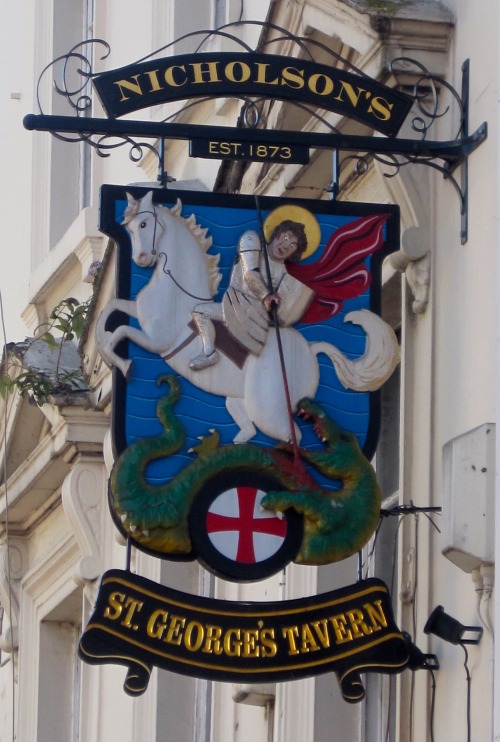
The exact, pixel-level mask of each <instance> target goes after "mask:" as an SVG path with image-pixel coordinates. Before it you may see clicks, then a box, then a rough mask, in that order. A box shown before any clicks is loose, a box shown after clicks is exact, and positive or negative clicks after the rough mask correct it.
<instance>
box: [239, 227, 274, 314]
mask: <svg viewBox="0 0 500 742" xmlns="http://www.w3.org/2000/svg"><path fill="white" fill-rule="evenodd" d="M261 252H262V247H261V243H260V237H259V235H258V234H257V232H253V231H251V230H249V231H247V232H244V233H243V234H242V235H241V237H240V239H239V242H238V256H239V260H240V263H241V274H242V277H243V281H244V283H245V285H246V286H247V287H248V289H249V290H250V292H251V293H252V294H253V295H254V296H255V297H256V298H257V299H260V301H263V300H264V298H265V297H266V296H267V295H268V294H269V293H270V291H269V288H268V286H267V285H266V283H265V281H264V279H263V277H262V275H261V272H260V258H261Z"/></svg>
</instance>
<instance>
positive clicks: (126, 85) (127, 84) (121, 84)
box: [113, 74, 142, 103]
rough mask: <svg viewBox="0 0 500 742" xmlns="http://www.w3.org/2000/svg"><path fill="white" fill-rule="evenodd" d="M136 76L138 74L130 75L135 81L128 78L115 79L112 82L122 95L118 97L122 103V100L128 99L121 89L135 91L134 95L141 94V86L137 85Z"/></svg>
mask: <svg viewBox="0 0 500 742" xmlns="http://www.w3.org/2000/svg"><path fill="white" fill-rule="evenodd" d="M138 77H139V75H138V74H137V75H132V80H135V82H131V81H130V80H117V81H116V82H114V83H113V85H118V89H119V91H120V93H121V95H122V97H121V98H120V103H123V101H124V100H129V98H128V97H127V96H126V95H125V93H124V92H123V90H129V91H130V92H131V93H135V95H142V90H141V86H140V85H139V82H138V79H137V78H138Z"/></svg>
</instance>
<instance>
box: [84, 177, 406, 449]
mask: <svg viewBox="0 0 500 742" xmlns="http://www.w3.org/2000/svg"><path fill="white" fill-rule="evenodd" d="M127 198H128V206H127V209H126V211H125V217H124V223H125V225H126V228H127V230H128V231H129V232H130V235H131V238H132V259H133V260H134V262H135V263H136V264H137V265H139V266H141V267H150V266H151V267H152V266H155V270H154V272H153V274H152V277H151V279H150V281H149V283H148V284H147V285H146V286H145V287H144V288H143V289H142V290H141V291H140V292H139V293H138V295H137V299H136V301H127V300H125V299H113V300H111V301H110V302H109V304H107V306H106V307H105V309H104V310H103V312H102V313H101V315H100V317H99V319H98V322H97V328H96V341H97V346H98V349H99V351H100V353H101V356H102V357H103V359H104V360H105V362H106V363H107V364H108V365H110V366H112V365H115V366H117V367H118V368H119V369H120V370H121V372H122V373H123V374H124V375H125V377H127V375H128V373H129V370H130V364H131V363H132V361H131V360H125V359H124V358H121V357H120V356H119V355H117V353H116V352H115V347H116V345H117V344H118V343H119V342H120V341H121V340H122V339H124V338H128V339H130V340H132V341H133V342H135V343H137V344H138V345H139V346H141V347H143V348H145V349H146V350H148V351H151V352H152V353H157V354H159V355H160V356H161V357H162V358H164V360H165V361H167V362H168V364H169V365H170V366H171V368H172V369H173V370H174V371H176V372H177V373H178V374H180V375H181V376H183V377H184V378H186V379H189V381H190V382H192V383H193V384H194V385H195V386H197V387H199V388H201V389H204V390H205V391H208V392H211V393H213V394H216V395H220V396H223V397H226V407H227V410H228V412H229V414H230V415H231V417H232V418H233V420H234V421H235V423H236V424H237V426H238V427H239V432H238V433H237V435H236V437H235V438H234V442H235V443H244V442H246V441H248V440H250V439H251V438H252V437H253V436H254V435H255V433H256V428H258V429H260V430H261V431H262V432H263V433H265V434H266V435H268V436H270V437H271V438H274V439H276V440H281V441H289V440H290V439H291V437H292V435H291V429H290V420H289V415H288V410H287V402H286V397H285V391H284V384H283V378H282V373H281V366H280V362H279V350H278V343H277V336H276V332H275V331H274V330H273V328H270V331H269V334H268V339H267V342H266V345H265V346H264V348H263V350H262V352H261V353H260V355H258V356H257V355H254V354H249V355H248V358H247V360H246V361H245V363H244V365H243V367H242V368H239V367H238V366H237V365H236V364H235V363H234V362H233V361H232V360H230V359H229V358H228V357H227V356H226V355H224V354H223V353H221V354H220V360H219V361H218V363H217V364H215V365H214V366H211V367H209V368H206V369H202V370H197V371H193V370H191V369H190V368H189V361H190V360H191V359H192V358H193V357H194V356H196V355H197V354H198V353H200V352H201V351H202V344H201V339H200V337H199V335H198V334H196V333H195V332H194V331H193V330H192V329H191V328H190V327H189V326H188V325H189V323H190V321H191V319H192V312H193V309H194V308H195V306H196V305H197V304H199V303H200V302H202V301H210V300H211V299H212V297H213V296H214V295H215V294H216V291H217V286H218V284H219V282H220V279H221V275H220V272H219V270H218V267H217V264H218V260H219V256H211V255H208V254H207V250H208V249H209V247H210V246H211V243H212V240H211V238H209V237H207V230H206V229H202V228H201V227H200V226H199V225H198V224H196V219H195V217H194V215H191V216H190V217H189V218H183V217H182V216H181V210H182V203H181V202H180V201H178V202H177V204H176V205H175V206H174V207H172V209H169V208H167V207H165V206H159V205H156V204H153V200H152V198H153V193H152V191H151V192H149V193H148V194H147V195H146V196H144V197H143V198H142V199H140V200H135V199H133V198H132V197H131V196H130V195H128V194H127ZM114 311H121V312H125V313H126V314H128V315H129V316H131V317H135V318H136V319H138V321H139V324H140V328H141V329H137V328H135V327H130V326H129V325H120V326H119V327H118V328H117V329H115V330H114V332H109V331H107V330H106V321H107V319H108V318H109V317H110V315H111V314H112V313H113V312H114ZM345 321H349V322H354V323H355V324H358V325H361V326H362V327H363V329H364V330H365V332H366V334H367V339H366V350H365V353H364V354H363V356H361V357H360V358H357V359H355V360H350V359H348V358H347V357H346V356H345V355H343V354H342V353H341V352H340V351H339V350H338V349H337V348H336V347H335V346H333V345H331V344H330V343H326V342H317V343H308V341H307V340H306V339H305V338H304V337H303V336H302V335H301V334H300V332H298V331H297V330H295V329H294V328H293V327H288V328H281V329H280V336H281V342H282V346H283V355H284V361H285V368H286V372H287V378H288V385H289V394H290V402H291V406H292V409H293V410H294V411H295V409H296V406H297V403H298V402H299V400H300V399H302V398H303V397H309V398H311V399H314V396H315V394H316V390H317V387H318V383H319V366H318V361H317V358H316V356H317V355H318V354H319V353H325V354H326V355H327V356H328V358H329V359H330V360H331V362H332V363H333V365H334V367H335V370H336V373H337V375H338V378H339V380H340V382H341V383H342V384H343V386H344V387H345V388H347V389H353V390H355V391H364V392H366V391H373V390H375V389H377V388H378V387H379V386H381V385H382V384H383V383H384V382H385V381H386V380H387V379H388V378H389V376H390V375H391V374H392V372H393V370H394V368H395V367H396V365H397V363H398V361H399V346H398V343H397V339H396V336H395V334H394V332H393V330H392V328H391V327H390V326H389V325H387V324H386V323H385V322H384V321H383V320H382V319H380V317H378V316H377V315H375V314H373V313H372V312H370V311H368V310H361V311H355V312H351V313H350V314H348V315H347V316H346V318H345ZM295 433H296V437H297V441H299V440H300V430H299V428H298V426H296V425H295Z"/></svg>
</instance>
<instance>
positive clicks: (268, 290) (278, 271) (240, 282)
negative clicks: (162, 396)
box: [189, 220, 314, 371]
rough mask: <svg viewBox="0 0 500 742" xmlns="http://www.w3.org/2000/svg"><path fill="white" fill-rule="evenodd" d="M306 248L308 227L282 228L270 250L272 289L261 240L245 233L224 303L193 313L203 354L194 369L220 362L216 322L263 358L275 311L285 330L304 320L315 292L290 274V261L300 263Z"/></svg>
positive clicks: (207, 304)
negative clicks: (288, 271) (271, 313)
mask: <svg viewBox="0 0 500 742" xmlns="http://www.w3.org/2000/svg"><path fill="white" fill-rule="evenodd" d="M306 249H307V238H306V234H305V229H304V225H303V224H301V223H299V222H293V221H290V220H287V221H283V222H281V223H280V224H278V226H277V227H276V228H275V229H274V231H273V233H272V234H271V238H270V240H269V246H268V257H269V272H270V275H271V284H272V285H271V286H269V285H268V279H267V268H266V264H265V258H264V256H263V253H262V245H261V241H260V237H259V235H258V234H257V232H254V231H251V230H249V231H247V232H244V233H243V235H242V236H241V237H240V239H239V241H238V247H237V256H236V262H235V264H234V267H233V270H232V273H231V278H230V282H229V287H228V289H227V291H226V293H225V294H224V297H223V299H222V302H221V303H218V302H203V303H201V304H198V305H197V306H196V307H195V309H194V311H193V320H194V322H195V324H196V326H197V328H198V331H199V334H200V337H201V340H202V343H203V351H202V352H201V353H200V354H199V355H197V356H196V357H195V358H193V359H192V360H191V362H190V363H189V367H190V368H191V369H192V370H194V371H198V370H200V369H203V368H207V367H209V366H212V365H214V364H215V363H217V361H218V360H219V353H218V351H217V350H216V349H215V328H214V324H213V322H214V321H217V320H218V321H222V322H224V323H225V325H226V326H227V328H228V329H229V331H230V332H231V334H232V335H233V336H234V337H235V338H236V339H237V341H238V342H239V344H240V345H241V346H242V347H243V348H245V349H246V350H248V351H250V352H251V353H254V354H255V355H259V353H260V352H261V350H262V348H263V346H264V344H265V342H266V339H267V333H268V329H269V324H270V321H271V318H270V314H269V313H270V311H271V309H272V307H273V306H275V307H276V309H277V317H278V323H279V324H280V325H281V326H283V327H287V326H290V325H292V324H294V323H295V322H297V321H298V319H300V316H301V315H302V314H303V313H304V311H305V309H306V308H307V306H308V305H309V302H310V301H311V299H312V297H313V294H314V292H313V291H312V290H311V289H309V288H308V287H307V286H305V285H304V284H302V283H301V282H300V281H297V280H296V279H294V278H292V277H291V276H290V275H289V274H288V273H287V270H286V265H285V261H289V262H298V261H299V260H300V259H301V256H302V254H303V253H304V251H305V250H306Z"/></svg>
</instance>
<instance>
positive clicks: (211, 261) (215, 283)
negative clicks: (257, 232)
mask: <svg viewBox="0 0 500 742" xmlns="http://www.w3.org/2000/svg"><path fill="white" fill-rule="evenodd" d="M156 208H158V209H164V210H165V211H168V212H170V214H172V216H174V217H175V218H176V219H177V220H178V221H180V222H181V223H182V224H183V226H185V227H186V228H187V229H189V231H190V232H191V234H192V235H193V237H194V238H195V240H196V242H197V244H198V247H199V248H200V250H201V251H202V253H203V254H204V256H205V260H206V261H207V268H208V281H209V290H210V296H215V294H216V293H217V289H218V288H219V283H220V282H221V279H222V273H221V272H220V270H219V260H220V255H209V254H208V250H209V248H210V247H211V246H212V238H211V237H208V236H207V232H208V227H202V226H200V225H199V224H198V222H197V221H196V216H195V215H194V214H191V216H187V217H183V216H182V215H181V212H182V201H181V200H180V198H178V199H177V203H176V204H175V206H172V208H171V209H169V208H167V207H166V206H157V207H156Z"/></svg>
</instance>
